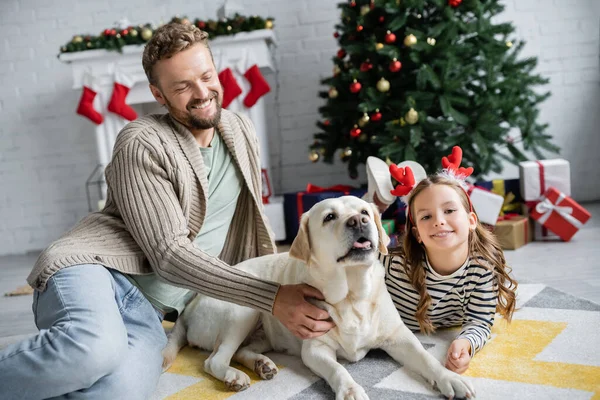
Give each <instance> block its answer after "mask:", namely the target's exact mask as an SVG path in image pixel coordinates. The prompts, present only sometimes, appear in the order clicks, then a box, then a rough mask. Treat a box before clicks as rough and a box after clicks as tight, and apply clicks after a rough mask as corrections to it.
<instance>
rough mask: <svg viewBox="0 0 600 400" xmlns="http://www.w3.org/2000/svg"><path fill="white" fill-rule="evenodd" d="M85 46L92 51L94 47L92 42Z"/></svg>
mask: <svg viewBox="0 0 600 400" xmlns="http://www.w3.org/2000/svg"><path fill="white" fill-rule="evenodd" d="M85 45H86V46H87V48H88V49H91V48H92V46H93V44H92V42H87V43H86V44H85Z"/></svg>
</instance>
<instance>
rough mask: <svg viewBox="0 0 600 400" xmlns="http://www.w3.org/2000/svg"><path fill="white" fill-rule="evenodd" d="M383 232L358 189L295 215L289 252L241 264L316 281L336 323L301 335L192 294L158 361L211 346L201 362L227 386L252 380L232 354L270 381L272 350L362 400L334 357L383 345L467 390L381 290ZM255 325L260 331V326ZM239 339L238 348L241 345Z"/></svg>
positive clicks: (456, 392) (454, 392) (281, 278)
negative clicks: (321, 332)
mask: <svg viewBox="0 0 600 400" xmlns="http://www.w3.org/2000/svg"><path fill="white" fill-rule="evenodd" d="M388 241H389V238H388V237H387V235H386V234H385V232H384V231H383V229H382V227H381V221H380V219H379V214H378V212H377V208H376V207H375V205H373V204H369V203H367V202H365V201H363V200H361V199H359V198H357V197H352V196H345V197H340V198H336V199H327V200H324V201H322V202H320V203H318V204H316V205H315V206H314V207H313V208H311V210H310V211H309V212H307V213H305V214H304V215H303V216H302V220H301V223H300V230H299V233H298V236H297V237H296V239H295V240H294V242H293V244H292V247H291V248H290V252H289V254H288V253H281V254H275V255H269V256H264V257H260V258H254V259H251V260H248V261H245V262H243V263H240V264H239V265H238V267H239V269H241V270H244V271H246V272H249V273H252V274H254V275H256V276H258V277H260V278H263V279H266V280H271V281H275V282H278V283H280V284H298V283H307V284H309V285H311V286H314V287H315V288H317V289H319V290H320V291H321V292H322V293H323V295H324V296H325V299H326V302H320V301H316V304H317V305H319V306H320V307H322V308H324V309H326V310H327V311H328V312H329V314H330V315H331V317H332V318H333V320H334V322H335V323H336V327H335V328H334V329H332V330H331V331H329V332H328V333H327V334H325V335H323V336H320V337H318V338H316V339H310V340H304V341H302V340H300V339H298V338H296V337H295V336H293V335H292V334H291V333H290V332H289V331H288V330H287V329H286V328H285V327H284V326H283V325H282V324H281V323H280V322H279V321H278V320H277V319H275V318H274V317H273V316H272V315H269V314H266V313H260V312H258V311H255V310H253V309H250V308H248V307H241V306H238V305H235V304H232V303H227V302H224V301H220V300H216V299H213V298H210V297H207V296H203V295H198V296H196V298H195V299H194V300H193V301H192V302H191V303H190V305H188V307H187V308H186V309H185V311H184V312H183V314H182V315H181V318H179V319H178V321H177V323H176V324H175V327H174V328H173V331H172V333H171V334H170V335H169V341H168V344H167V346H166V347H165V349H164V351H163V356H164V364H163V366H164V368H165V369H167V368H168V367H169V366H170V365H171V363H172V362H173V361H174V360H175V356H176V355H177V352H178V351H179V349H180V348H181V347H182V346H183V345H185V344H190V345H193V346H197V347H200V348H203V349H206V350H209V351H212V354H211V355H210V357H209V358H208V359H207V360H206V361H205V363H204V369H205V370H206V372H208V373H209V374H211V375H213V376H214V377H215V378H217V379H220V380H222V381H223V382H225V383H226V384H227V385H228V387H229V388H230V389H232V390H243V389H245V388H247V387H248V386H249V385H250V378H249V377H248V376H247V375H246V374H245V373H244V372H242V371H240V370H237V369H235V368H232V367H231V366H230V365H229V364H230V361H231V359H232V358H233V359H234V360H235V361H237V362H239V363H241V364H242V365H245V366H246V367H248V368H249V369H252V370H254V371H255V372H256V373H257V374H258V375H259V376H260V377H261V378H262V379H271V378H272V377H273V376H274V375H275V374H276V373H277V367H276V366H275V364H274V363H273V362H272V361H271V360H270V359H269V358H268V357H266V356H264V355H262V354H261V353H263V352H266V351H269V350H275V351H280V352H287V353H289V354H293V355H299V356H301V357H302V361H303V362H304V364H305V365H306V366H307V367H308V368H310V369H311V370H312V371H313V372H314V373H315V374H317V375H319V376H321V377H322V378H323V379H325V380H326V381H327V383H328V384H329V385H330V386H331V388H332V389H333V390H334V391H335V394H336V399H355V400H359V399H360V400H362V399H368V397H367V394H366V393H365V391H364V389H363V388H362V387H361V386H360V385H358V384H357V383H356V382H355V381H354V379H352V377H351V376H350V374H349V373H348V371H347V370H346V369H345V368H344V367H343V366H342V365H341V364H340V363H338V361H337V357H342V358H345V359H347V360H349V361H358V360H360V359H362V358H363V357H364V356H365V355H366V354H367V352H368V351H369V350H371V349H374V348H381V349H383V350H385V351H386V352H387V353H388V354H389V355H390V356H391V357H393V358H394V359H395V360H397V361H398V362H401V363H403V364H404V365H405V366H407V367H409V368H411V369H413V370H415V371H416V372H418V373H420V374H421V375H422V376H423V377H425V378H426V379H427V380H428V381H429V382H431V383H432V384H435V385H436V386H437V388H438V389H439V390H440V391H441V392H442V393H443V394H444V395H445V396H447V397H454V396H456V397H462V398H464V397H472V396H474V395H475V390H474V389H473V386H472V384H471V383H470V382H469V381H468V380H467V379H465V378H464V377H461V376H460V375H458V374H456V373H454V372H451V371H449V370H447V369H446V368H444V366H442V364H441V363H440V362H439V361H438V360H437V359H435V358H434V357H433V356H432V355H431V354H429V353H428V352H427V351H426V350H425V349H424V348H423V346H422V345H421V343H420V342H419V340H418V339H417V338H416V337H415V335H413V333H412V332H411V331H410V330H409V329H408V328H407V327H406V326H405V325H404V324H403V323H402V320H401V319H400V316H399V315H398V312H397V311H396V309H395V307H394V304H393V303H392V300H391V298H390V296H389V294H388V292H387V290H386V286H385V282H384V274H385V271H384V268H383V267H382V265H381V264H380V263H379V262H378V261H377V250H379V251H380V252H381V253H383V254H387V248H386V244H387V243H388ZM259 326H262V329H257V327H259ZM242 344H243V347H242V348H240V346H241V345H242Z"/></svg>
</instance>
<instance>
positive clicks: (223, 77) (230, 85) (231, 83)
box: [219, 68, 242, 108]
mask: <svg viewBox="0 0 600 400" xmlns="http://www.w3.org/2000/svg"><path fill="white" fill-rule="evenodd" d="M219 81H220V82H221V86H223V104H222V106H223V108H227V107H228V106H229V104H231V102H232V101H233V99H235V98H236V97H238V96H239V95H240V94H242V88H241V87H240V85H238V83H237V80H236V79H235V76H233V72H231V68H225V69H224V70H223V71H221V72H220V73H219Z"/></svg>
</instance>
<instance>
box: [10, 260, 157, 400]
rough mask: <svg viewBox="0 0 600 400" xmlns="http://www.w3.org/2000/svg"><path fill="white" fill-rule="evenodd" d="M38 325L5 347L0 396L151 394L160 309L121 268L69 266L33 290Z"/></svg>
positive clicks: (136, 396) (133, 396) (120, 396)
mask: <svg viewBox="0 0 600 400" xmlns="http://www.w3.org/2000/svg"><path fill="white" fill-rule="evenodd" d="M33 315H34V318H35V323H36V325H37V327H38V329H39V330H40V332H39V333H38V334H37V335H36V336H33V337H32V338H30V339H27V340H24V341H22V342H21V343H16V344H14V345H12V346H9V347H7V348H5V349H4V350H2V351H1V352H0V398H2V399H3V400H8V399H47V398H60V399H103V400H105V399H147V398H148V397H150V396H151V395H152V392H153V391H154V389H155V388H156V384H157V382H158V378H159V377H160V374H161V365H162V355H161V351H162V349H163V348H164V346H165V345H166V343H167V337H166V335H165V332H164V330H163V327H162V325H161V321H162V314H161V313H160V312H159V311H157V310H156V309H155V308H154V307H153V306H152V304H150V302H149V301H148V300H147V299H146V298H145V297H144V295H143V294H142V293H141V292H140V291H139V290H138V289H137V288H136V287H135V286H134V285H132V284H131V283H130V282H129V280H127V278H125V277H124V276H123V275H122V274H121V273H120V272H118V271H114V270H110V269H108V268H105V267H104V266H102V265H98V264H86V265H76V266H73V267H69V268H64V269H62V270H60V271H59V272H57V273H56V274H54V275H53V276H52V277H51V278H50V280H49V281H48V286H47V288H46V290H45V291H43V292H38V291H36V292H35V293H34V297H33Z"/></svg>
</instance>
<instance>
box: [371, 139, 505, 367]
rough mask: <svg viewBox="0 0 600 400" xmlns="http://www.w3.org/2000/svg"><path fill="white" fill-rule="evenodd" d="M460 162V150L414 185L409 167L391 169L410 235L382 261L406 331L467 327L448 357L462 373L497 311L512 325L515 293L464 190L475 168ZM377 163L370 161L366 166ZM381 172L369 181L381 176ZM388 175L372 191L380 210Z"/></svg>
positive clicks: (495, 247) (494, 244)
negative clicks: (464, 166) (462, 165)
mask: <svg viewBox="0 0 600 400" xmlns="http://www.w3.org/2000/svg"><path fill="white" fill-rule="evenodd" d="M461 158H462V151H461V150H460V148H459V147H457V146H456V147H455V148H454V149H453V154H452V155H451V156H449V157H444V159H443V160H442V164H443V166H444V167H445V170H443V171H442V172H440V173H437V174H435V175H431V176H428V177H426V178H424V179H422V180H421V181H420V182H418V184H416V185H415V181H414V178H413V174H412V171H411V169H410V167H407V168H398V167H397V166H395V165H394V164H392V165H391V166H390V167H389V171H390V172H392V175H393V176H394V178H395V179H396V180H397V181H398V182H399V185H398V186H397V187H396V189H394V190H392V191H391V194H392V195H395V196H398V195H399V196H404V198H403V200H404V202H405V203H406V204H407V214H408V215H407V221H406V235H405V237H404V242H403V248H401V249H399V250H396V251H394V250H392V252H391V253H390V255H389V256H385V257H383V256H380V260H381V261H382V263H383V265H384V267H385V269H386V284H387V288H388V291H389V292H390V294H391V296H392V299H393V300H394V303H395V305H396V308H397V309H398V312H399V313H400V316H401V317H402V320H403V321H404V323H405V324H406V326H408V327H409V328H410V329H412V330H413V331H421V332H422V333H426V334H429V333H432V332H435V330H436V329H437V328H446V327H451V326H461V331H460V333H459V334H458V336H457V337H456V339H455V340H454V341H453V342H452V344H451V345H450V348H449V349H448V353H447V355H446V360H445V366H446V368H448V369H449V370H452V371H454V372H457V373H459V374H462V373H463V372H465V371H466V370H467V368H468V366H469V362H470V361H471V358H472V357H473V355H474V354H475V353H476V352H477V351H479V350H480V349H481V348H482V347H483V346H484V345H485V343H486V342H487V340H488V338H489V336H490V331H491V328H492V325H493V323H494V315H495V313H496V312H499V313H500V314H501V315H502V316H503V317H504V318H505V319H506V320H507V321H509V322H510V320H511V318H512V314H513V312H514V310H515V290H516V288H517V282H516V281H515V280H514V279H513V278H511V277H510V276H509V272H510V268H509V267H508V266H507V265H506V261H505V259H504V254H503V252H502V249H501V248H500V247H499V246H498V243H497V242H496V239H495V237H494V235H493V234H492V233H490V232H489V231H487V230H486V229H485V228H484V227H483V226H481V224H480V223H479V222H478V220H477V215H476V213H475V212H474V211H473V207H472V204H471V202H470V199H469V196H468V195H467V192H466V191H465V189H464V185H465V182H464V178H466V177H467V176H468V175H470V173H472V168H469V169H465V168H459V165H460V159H461ZM382 163H383V162H382ZM374 164H376V163H374V162H373V160H371V162H368V163H367V169H372V168H374V167H373V165H374ZM383 164H385V163H383ZM381 171H382V169H381V168H379V171H378V172H377V173H376V174H373V173H372V172H369V176H374V175H375V176H382V173H381ZM389 176H390V174H389V173H388V175H387V182H384V181H385V180H383V179H381V178H378V179H377V180H373V182H370V183H375V185H374V186H375V187H374V190H370V191H369V193H370V194H372V196H373V197H372V199H373V201H374V202H375V203H376V204H378V206H380V208H385V207H386V206H387V205H388V204H387V203H384V202H382V201H381V200H380V199H381V198H380V197H379V195H378V193H381V191H382V190H384V189H383V188H384V187H385V186H388V187H391V182H390V179H389ZM377 182H379V184H377ZM372 186H373V185H372Z"/></svg>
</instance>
